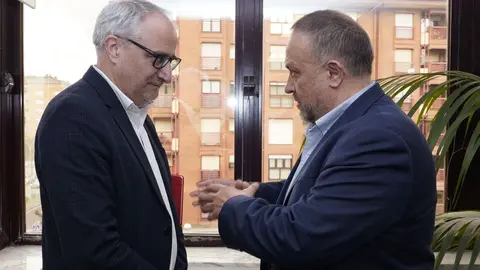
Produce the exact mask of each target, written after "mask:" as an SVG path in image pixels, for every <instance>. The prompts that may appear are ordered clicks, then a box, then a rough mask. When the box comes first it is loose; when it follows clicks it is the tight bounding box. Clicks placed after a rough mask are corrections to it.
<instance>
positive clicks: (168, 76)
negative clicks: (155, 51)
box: [157, 64, 172, 83]
mask: <svg viewBox="0 0 480 270" xmlns="http://www.w3.org/2000/svg"><path fill="white" fill-rule="evenodd" d="M157 76H158V77H159V78H160V79H162V81H164V82H165V83H171V82H172V67H171V66H170V64H167V65H166V66H164V67H163V68H161V69H159V70H158V72H157Z"/></svg>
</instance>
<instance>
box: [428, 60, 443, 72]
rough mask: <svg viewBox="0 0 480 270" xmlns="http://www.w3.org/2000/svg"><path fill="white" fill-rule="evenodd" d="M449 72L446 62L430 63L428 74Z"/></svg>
mask: <svg viewBox="0 0 480 270" xmlns="http://www.w3.org/2000/svg"><path fill="white" fill-rule="evenodd" d="M444 71H447V63H446V62H430V63H428V72H444Z"/></svg>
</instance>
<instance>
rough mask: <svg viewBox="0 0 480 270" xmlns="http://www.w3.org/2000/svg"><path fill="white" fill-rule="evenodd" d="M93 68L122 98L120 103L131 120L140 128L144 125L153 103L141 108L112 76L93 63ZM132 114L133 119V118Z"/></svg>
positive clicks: (118, 96) (119, 97)
mask: <svg viewBox="0 0 480 270" xmlns="http://www.w3.org/2000/svg"><path fill="white" fill-rule="evenodd" d="M93 68H94V69H95V70H96V71H97V72H98V73H99V74H100V75H101V76H102V77H103V78H104V79H105V80H106V81H107V83H108V85H110V87H111V88H112V89H113V92H114V93H115V95H116V96H117V98H118V99H119V100H120V103H121V104H122V107H123V109H124V110H125V111H126V112H127V115H128V117H129V118H130V120H131V121H132V122H133V123H134V125H135V128H137V129H138V128H140V127H141V126H143V123H144V122H145V118H146V117H147V112H148V110H149V109H150V107H151V106H152V104H153V103H149V104H148V105H146V106H144V107H142V108H139V107H138V106H137V105H135V103H133V101H132V100H131V99H130V98H129V97H128V96H127V95H125V93H123V92H122V90H120V88H118V87H117V86H116V85H115V84H114V83H113V82H112V80H110V78H108V77H107V75H105V73H103V72H102V71H101V70H100V69H99V68H98V67H96V66H95V65H93ZM132 116H134V117H133V119H132Z"/></svg>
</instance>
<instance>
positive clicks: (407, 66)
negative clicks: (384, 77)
mask: <svg viewBox="0 0 480 270" xmlns="http://www.w3.org/2000/svg"><path fill="white" fill-rule="evenodd" d="M412 59H413V50H410V49H397V50H395V73H396V74H397V75H400V74H405V73H412V72H414V70H413V64H412Z"/></svg>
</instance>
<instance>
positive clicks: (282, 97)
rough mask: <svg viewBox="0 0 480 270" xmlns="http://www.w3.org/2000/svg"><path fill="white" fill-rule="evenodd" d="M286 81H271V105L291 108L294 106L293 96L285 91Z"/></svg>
mask: <svg viewBox="0 0 480 270" xmlns="http://www.w3.org/2000/svg"><path fill="white" fill-rule="evenodd" d="M285 85H286V83H277V82H271V83H270V107H272V108H291V107H293V97H292V95H289V94H287V93H285Z"/></svg>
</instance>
